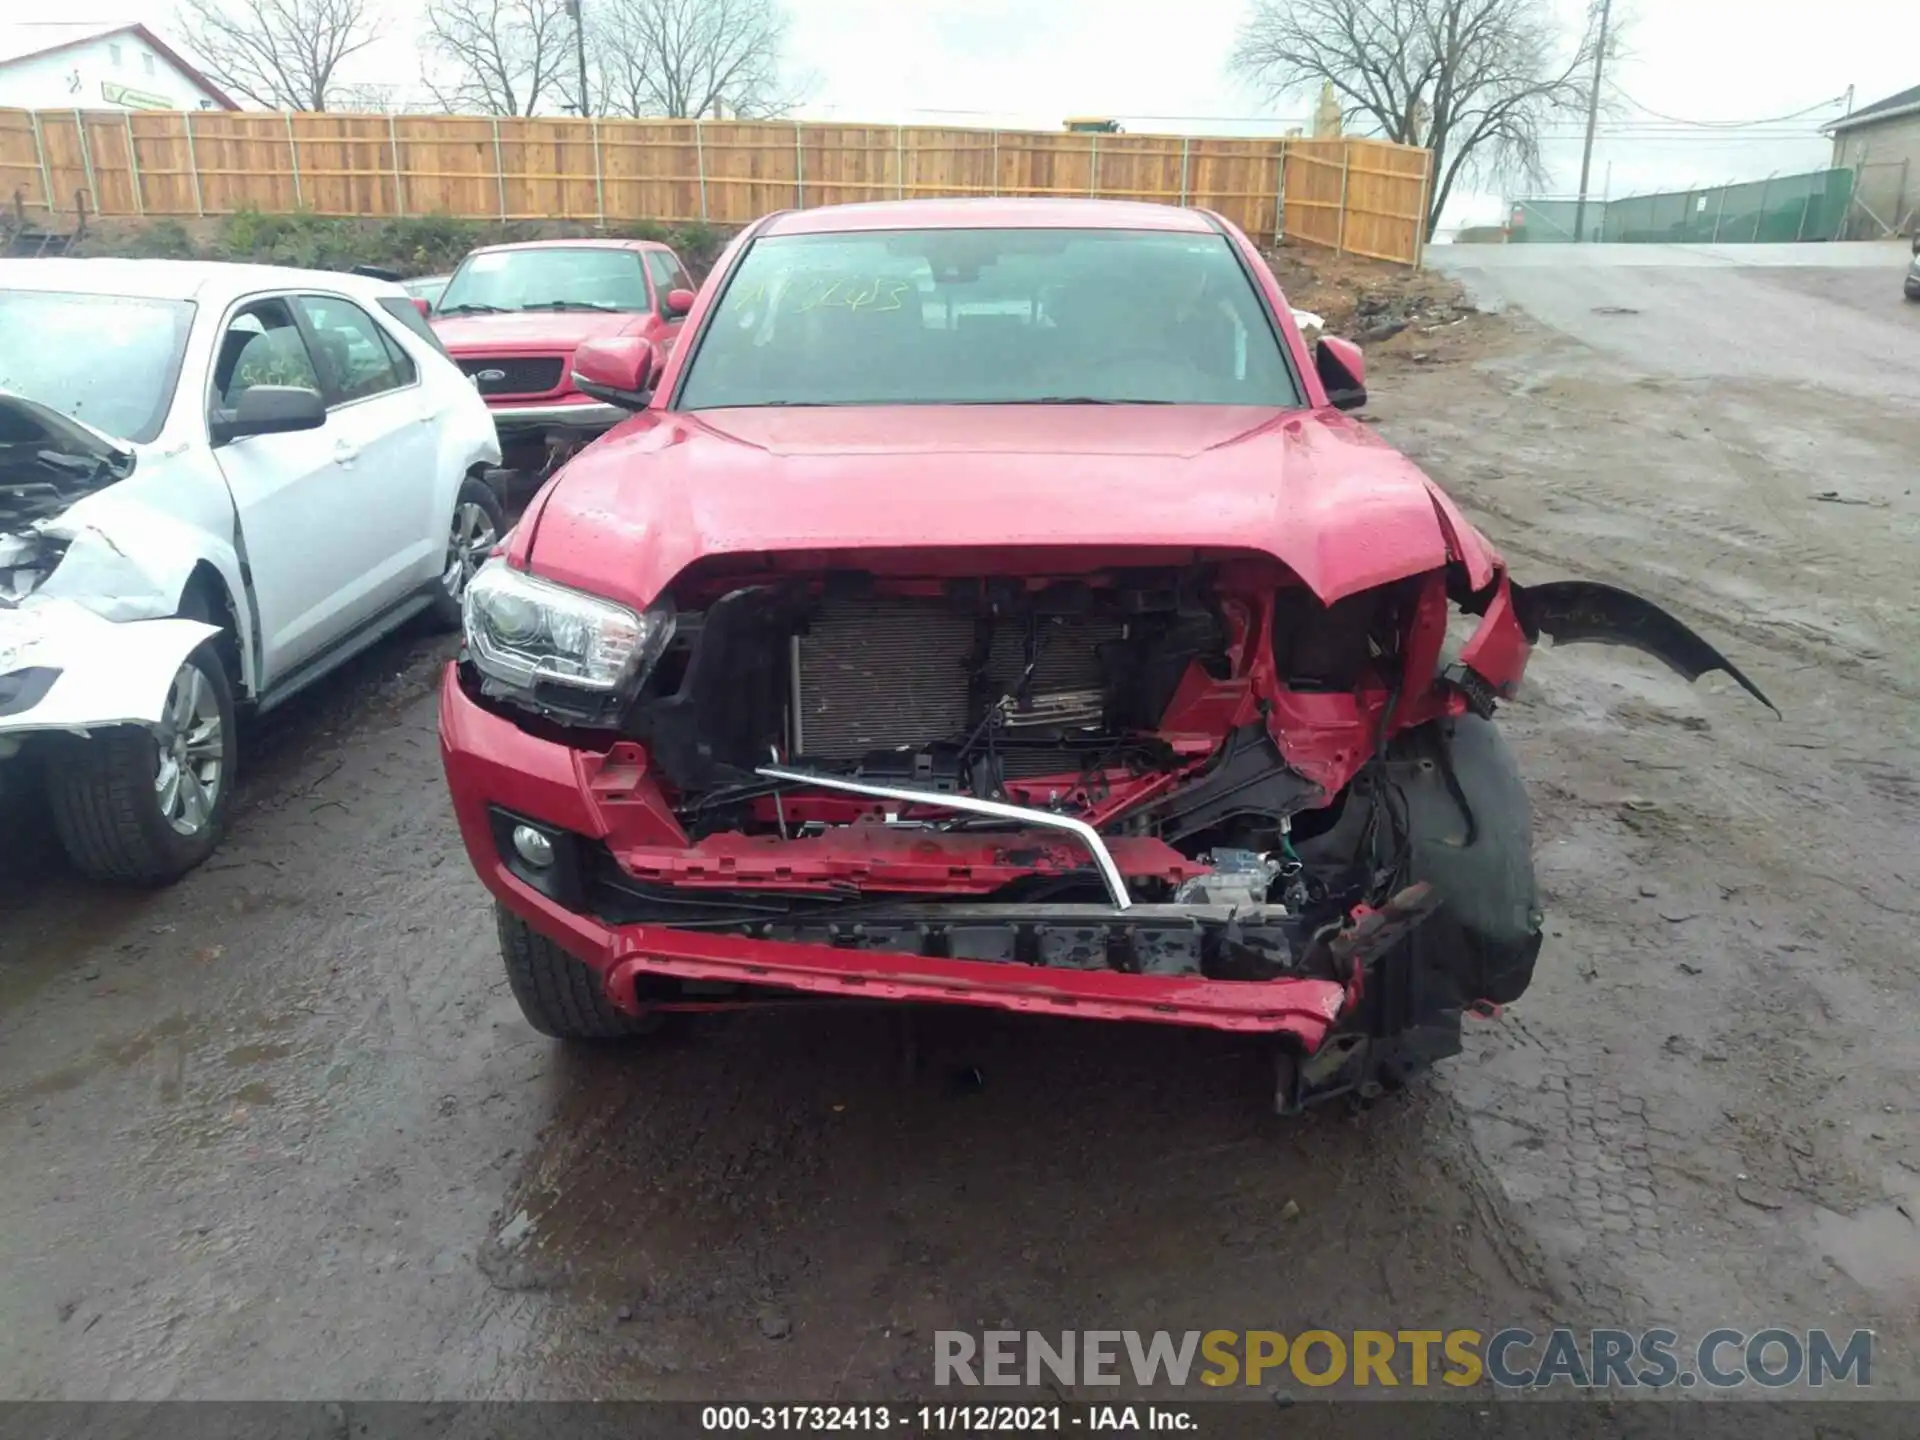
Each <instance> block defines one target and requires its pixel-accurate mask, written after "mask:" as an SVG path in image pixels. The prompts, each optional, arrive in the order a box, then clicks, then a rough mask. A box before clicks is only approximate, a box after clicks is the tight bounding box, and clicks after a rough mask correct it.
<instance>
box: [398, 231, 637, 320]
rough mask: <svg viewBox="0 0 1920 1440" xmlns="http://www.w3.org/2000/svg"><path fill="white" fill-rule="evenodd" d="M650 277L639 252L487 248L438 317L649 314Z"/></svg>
mask: <svg viewBox="0 0 1920 1440" xmlns="http://www.w3.org/2000/svg"><path fill="white" fill-rule="evenodd" d="M646 308H647V277H646V272H645V271H644V270H643V269H642V268H641V259H640V255H639V252H637V251H634V250H613V249H588V248H585V247H581V248H579V249H572V248H569V247H566V246H555V247H552V248H547V247H543V248H541V249H538V250H482V251H480V252H478V253H477V254H474V255H469V256H468V257H467V258H466V260H465V261H464V262H463V263H462V264H461V266H460V268H459V269H458V270H456V271H454V272H453V278H452V279H451V280H449V281H448V282H447V288H446V289H445V290H442V291H441V292H440V298H439V299H438V300H437V301H435V302H434V307H433V310H434V314H436V315H472V314H481V315H484V314H488V313H490V312H494V311H501V310H645V309H646Z"/></svg>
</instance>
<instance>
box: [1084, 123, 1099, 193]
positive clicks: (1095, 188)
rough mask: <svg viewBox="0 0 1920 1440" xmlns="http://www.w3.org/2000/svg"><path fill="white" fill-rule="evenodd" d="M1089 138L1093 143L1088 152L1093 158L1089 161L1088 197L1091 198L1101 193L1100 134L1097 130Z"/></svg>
mask: <svg viewBox="0 0 1920 1440" xmlns="http://www.w3.org/2000/svg"><path fill="white" fill-rule="evenodd" d="M1087 138H1088V139H1089V140H1091V141H1092V142H1093V148H1092V149H1091V150H1089V151H1088V152H1087V154H1088V155H1089V156H1090V157H1091V158H1090V159H1089V160H1088V161H1087V195H1088V197H1089V198H1091V197H1093V196H1096V195H1098V194H1099V193H1100V132H1099V131H1097V130H1096V131H1094V132H1093V134H1091V135H1089V136H1088V137H1087Z"/></svg>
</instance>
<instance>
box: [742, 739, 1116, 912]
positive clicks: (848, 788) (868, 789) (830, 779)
mask: <svg viewBox="0 0 1920 1440" xmlns="http://www.w3.org/2000/svg"><path fill="white" fill-rule="evenodd" d="M754 773H755V774H756V775H760V776H764V777H765V778H766V779H768V780H785V781H787V782H788V783H789V784H793V785H815V786H818V787H819V788H820V789H822V790H844V791H845V792H847V793H848V794H849V795H871V796H872V797H873V798H874V799H876V800H897V801H899V802H900V803H901V804H903V805H927V806H931V807H933V808H935V809H940V810H960V811H964V812H965V813H967V814H969V815H991V816H993V817H994V818H995V819H998V820H1019V821H1023V822H1024V823H1026V824H1028V825H1042V826H1045V827H1047V828H1048V829H1052V830H1065V831H1066V832H1067V833H1068V834H1070V835H1073V836H1076V837H1077V838H1078V839H1079V841H1080V843H1081V844H1082V845H1085V846H1086V847H1087V853H1088V854H1089V855H1091V856H1092V857H1093V863H1094V865H1095V867H1097V868H1098V869H1099V871H1100V879H1101V880H1102V882H1104V883H1105V885H1106V887H1107V895H1108V896H1109V898H1111V899H1112V901H1113V908H1114V909H1116V910H1125V909H1127V908H1129V907H1130V906H1131V905H1132V904H1133V899H1132V897H1131V896H1129V895H1128V894H1127V882H1126V880H1125V878H1124V877H1123V876H1122V875H1121V874H1120V867H1119V866H1118V865H1116V864H1114V863H1113V855H1112V853H1111V852H1110V851H1108V849H1107V842H1106V841H1104V840H1102V839H1101V838H1100V832H1099V831H1098V830H1095V829H1094V828H1093V827H1092V826H1091V825H1089V824H1087V822H1086V821H1084V820H1076V819H1074V818H1073V817H1072V816H1071V815H1056V814H1054V813H1053V812H1052V811H1051V810H1034V809H1030V808H1028V807H1027V806H1025V805H1008V804H1005V803H1003V802H1001V801H999V800H976V799H975V798H974V797H973V796H971V795H949V794H946V793H944V792H942V791H938V790H915V789H912V788H911V787H908V786H902V785H874V784H871V783H870V782H868V781H865V780H846V779H843V778H841V777H840V776H838V775H820V774H816V773H815V772H813V771H811V770H789V769H787V768H786V767H784V766H780V765H762V766H760V767H759V768H758V769H757V770H755V771H754Z"/></svg>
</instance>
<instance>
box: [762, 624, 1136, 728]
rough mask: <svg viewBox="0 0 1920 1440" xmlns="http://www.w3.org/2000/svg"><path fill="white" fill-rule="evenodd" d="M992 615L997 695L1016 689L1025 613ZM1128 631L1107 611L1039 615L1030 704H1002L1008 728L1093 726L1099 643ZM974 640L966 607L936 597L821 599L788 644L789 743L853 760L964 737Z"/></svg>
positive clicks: (1098, 701) (1099, 681)
mask: <svg viewBox="0 0 1920 1440" xmlns="http://www.w3.org/2000/svg"><path fill="white" fill-rule="evenodd" d="M992 624H993V628H992V634H991V639H990V644H989V647H988V660H987V666H986V673H987V676H988V677H989V679H990V681H991V693H992V695H993V697H994V698H995V699H998V698H1000V697H1001V696H1011V695H1015V694H1017V692H1018V690H1019V687H1020V678H1021V675H1022V672H1023V671H1024V670H1025V669H1026V664H1027V638H1026V637H1027V622H1026V621H1025V620H1024V619H1021V618H1018V617H1013V616H1008V617H1004V618H1000V619H996V620H995V621H994V622H992ZM1125 634H1126V622H1125V621H1123V620H1120V619H1115V618H1108V617H1105V616H1098V617H1096V616H1069V617H1056V618H1050V619H1043V620H1041V621H1039V622H1038V630H1037V635H1038V638H1039V646H1038V658H1037V660H1036V661H1035V664H1034V670H1033V676H1032V679H1031V680H1030V681H1029V682H1028V685H1027V687H1026V688H1027V692H1028V708H1027V709H1026V710H1025V711H1024V712H1023V711H1021V710H1020V709H1018V708H1016V707H1013V706H1009V707H1007V708H1006V710H1005V712H1004V723H1005V725H1006V726H1007V729H1008V730H1009V732H1010V733H1013V734H1018V733H1019V732H1020V731H1021V730H1023V729H1031V728H1032V727H1035V726H1040V725H1052V726H1067V727H1080V726H1096V725H1098V724H1099V723H1100V721H1101V718H1102V701H1103V698H1104V694H1105V676H1104V675H1103V673H1102V667H1101V660H1100V649H1099V647H1100V646H1102V645H1105V644H1109V643H1112V642H1116V641H1119V640H1120V639H1122V638H1123V637H1124V636H1125ZM975 643H976V639H975V622H974V619H973V617H972V616H970V615H965V614H961V613H958V612H956V611H954V610H952V609H951V608H949V607H947V606H945V605H942V604H940V603H938V602H935V601H919V600H896V599H858V600H829V601H827V602H826V603H825V604H824V606H823V607H822V609H821V611H820V612H819V614H817V615H816V616H815V617H814V619H813V622H812V624H811V626H810V627H809V631H808V633H807V634H806V635H804V636H802V637H801V638H800V639H799V641H798V642H797V650H796V654H795V661H794V677H793V690H794V714H795V716H796V719H797V724H796V726H795V730H796V734H795V737H794V738H795V748H796V750H797V751H798V752H799V753H801V754H804V755H807V756H810V757H813V758H817V759H854V758H858V757H859V756H862V755H864V754H866V753H867V752H869V751H873V750H892V749H898V748H902V747H905V748H918V747H919V746H922V745H925V744H928V743H929V742H932V741H939V740H960V739H964V738H965V737H966V735H967V733H968V730H969V729H970V726H969V718H970V717H969V711H968V675H967V666H968V663H969V661H970V659H971V657H972V656H973V653H974V647H975Z"/></svg>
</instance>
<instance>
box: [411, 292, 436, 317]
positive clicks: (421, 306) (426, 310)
mask: <svg viewBox="0 0 1920 1440" xmlns="http://www.w3.org/2000/svg"><path fill="white" fill-rule="evenodd" d="M413 308H414V309H416V310H418V311H419V312H420V314H421V316H422V317H423V318H424V317H425V316H428V315H431V314H432V313H433V306H431V305H429V304H428V303H427V302H426V298H425V297H424V296H421V295H416V296H414V297H413Z"/></svg>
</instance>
